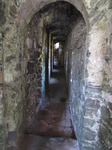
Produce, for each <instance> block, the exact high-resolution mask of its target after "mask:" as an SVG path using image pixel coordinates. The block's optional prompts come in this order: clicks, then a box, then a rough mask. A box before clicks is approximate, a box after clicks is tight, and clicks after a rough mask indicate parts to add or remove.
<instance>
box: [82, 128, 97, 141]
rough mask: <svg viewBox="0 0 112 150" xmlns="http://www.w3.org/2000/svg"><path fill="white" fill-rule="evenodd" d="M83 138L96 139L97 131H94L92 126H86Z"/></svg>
mask: <svg viewBox="0 0 112 150" xmlns="http://www.w3.org/2000/svg"><path fill="white" fill-rule="evenodd" d="M83 137H84V138H83V139H85V140H88V141H92V140H95V137H96V133H95V132H94V131H92V130H91V129H90V128H85V129H84V130H83Z"/></svg>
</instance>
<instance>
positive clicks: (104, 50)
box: [0, 0, 112, 150]
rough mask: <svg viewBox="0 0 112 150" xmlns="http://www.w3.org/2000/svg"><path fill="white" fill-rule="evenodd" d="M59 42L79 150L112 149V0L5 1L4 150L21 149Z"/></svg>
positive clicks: (1, 52)
mask: <svg viewBox="0 0 112 150" xmlns="http://www.w3.org/2000/svg"><path fill="white" fill-rule="evenodd" d="M61 9H62V10H63V13H62V11H61ZM58 10H59V11H58ZM60 15H61V17H59V16H60ZM60 29H61V30H60ZM62 29H63V30H62ZM57 30H58V31H57ZM60 31H61V35H60V34H59V33H60ZM51 37H52V38H51ZM58 40H60V41H61V42H62V43H63V47H64V61H65V72H66V82H67V86H68V92H69V102H70V106H71V114H72V122H73V126H74V130H75V132H76V137H77V140H78V143H79V146H80V150H111V149H112V1H111V0H94V1H93V0H60V1H59V0H7V1H5V0H0V149H1V150H13V149H16V147H17V140H18V138H19V136H20V135H21V134H22V132H23V129H24V127H25V124H26V123H27V122H28V121H30V118H31V117H32V115H33V108H35V105H36V99H38V98H42V96H43V97H45V93H46V92H45V91H46V84H47V82H48V72H49V69H51V68H50V67H48V65H49V63H48V64H47V63H46V62H48V60H49V59H52V58H50V54H51V53H50V52H51V51H52V50H51V49H52V48H53V47H52V43H53V42H54V43H55V42H56V41H58ZM46 51H47V55H46V53H45V52H46ZM48 52H49V53H48ZM49 62H50V61H49ZM51 62H52V61H51ZM49 66H51V64H50V65H49ZM33 85H34V86H33ZM43 99H44V98H43Z"/></svg>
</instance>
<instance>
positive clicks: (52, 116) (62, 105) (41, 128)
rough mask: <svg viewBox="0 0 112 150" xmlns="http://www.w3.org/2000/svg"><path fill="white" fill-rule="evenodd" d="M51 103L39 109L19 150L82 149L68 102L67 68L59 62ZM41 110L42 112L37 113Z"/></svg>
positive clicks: (50, 97) (50, 94)
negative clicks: (78, 142) (77, 138)
mask: <svg viewBox="0 0 112 150" xmlns="http://www.w3.org/2000/svg"><path fill="white" fill-rule="evenodd" d="M48 95H49V96H48V97H47V100H46V101H47V102H46V103H44V104H42V105H41V106H40V108H38V106H37V108H36V109H35V115H34V116H33V118H32V121H31V122H30V124H28V125H27V127H26V130H25V131H24V134H23V136H22V137H21V139H20V142H19V145H20V147H19V150H78V145H77V141H76V139H75V133H74V130H73V126H72V120H71V114H70V105H69V103H68V100H67V99H68V95H67V88H66V82H65V72H64V67H63V66H61V65H58V62H57V60H56V59H55V62H54V67H53V71H52V77H51V79H50V81H49V92H48ZM37 109H39V111H37Z"/></svg>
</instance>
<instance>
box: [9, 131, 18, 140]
mask: <svg viewBox="0 0 112 150" xmlns="http://www.w3.org/2000/svg"><path fill="white" fill-rule="evenodd" d="M16 139H17V133H16V131H12V132H9V133H8V141H13V142H16Z"/></svg>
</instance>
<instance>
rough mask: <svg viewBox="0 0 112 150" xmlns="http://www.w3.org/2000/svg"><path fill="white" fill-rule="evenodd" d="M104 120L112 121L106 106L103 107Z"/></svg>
mask: <svg viewBox="0 0 112 150" xmlns="http://www.w3.org/2000/svg"><path fill="white" fill-rule="evenodd" d="M101 114H102V119H103V120H105V121H108V120H109V119H110V111H109V109H108V108H107V107H106V106H102V107H101Z"/></svg>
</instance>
